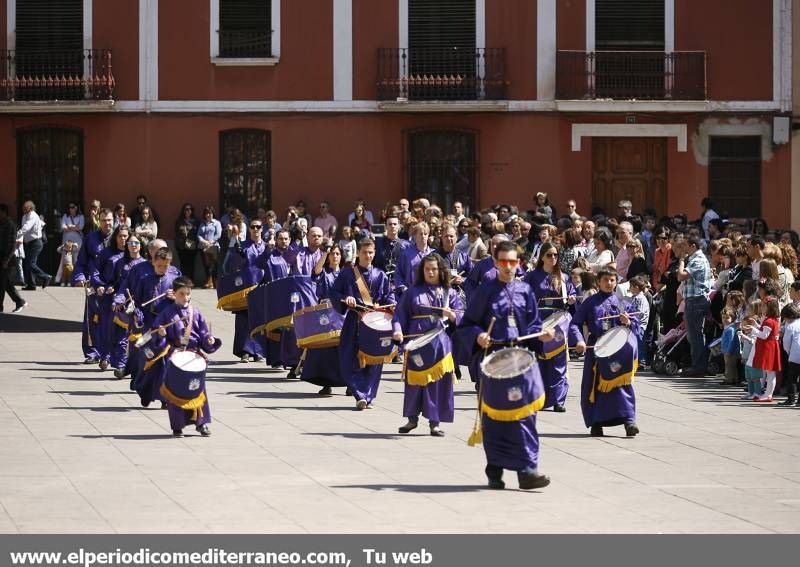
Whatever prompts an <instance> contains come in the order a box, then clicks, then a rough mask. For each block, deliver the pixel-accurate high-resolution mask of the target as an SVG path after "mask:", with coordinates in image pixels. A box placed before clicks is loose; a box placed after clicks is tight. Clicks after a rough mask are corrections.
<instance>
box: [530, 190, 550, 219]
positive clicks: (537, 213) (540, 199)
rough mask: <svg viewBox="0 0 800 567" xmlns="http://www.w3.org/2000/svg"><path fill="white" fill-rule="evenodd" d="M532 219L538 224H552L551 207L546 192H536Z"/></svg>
mask: <svg viewBox="0 0 800 567" xmlns="http://www.w3.org/2000/svg"><path fill="white" fill-rule="evenodd" d="M533 220H534V221H536V222H537V223H538V224H553V207H551V206H550V197H548V195H547V193H543V192H541V191H540V192H538V193H536V196H535V197H534V208H533Z"/></svg>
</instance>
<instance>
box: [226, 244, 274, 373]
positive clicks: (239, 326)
mask: <svg viewBox="0 0 800 567" xmlns="http://www.w3.org/2000/svg"><path fill="white" fill-rule="evenodd" d="M266 250H267V244H266V243H265V242H264V241H261V242H254V241H252V240H245V241H244V242H242V246H241V250H240V251H239V253H238V254H235V255H232V256H231V262H230V269H231V271H236V270H238V269H240V268H243V267H246V266H254V265H255V266H258V262H259V258H261V257H262V256H263V255H264V253H265V252H266ZM258 267H260V266H258ZM233 316H234V333H233V354H234V356H238V357H242V356H244V355H245V354H247V355H250V356H252V357H255V358H264V357H265V355H266V350H267V342H266V338H265V337H264V335H257V336H255V337H253V338H250V323H249V319H248V314H247V309H242V310H241V311H236V312H234V314H233Z"/></svg>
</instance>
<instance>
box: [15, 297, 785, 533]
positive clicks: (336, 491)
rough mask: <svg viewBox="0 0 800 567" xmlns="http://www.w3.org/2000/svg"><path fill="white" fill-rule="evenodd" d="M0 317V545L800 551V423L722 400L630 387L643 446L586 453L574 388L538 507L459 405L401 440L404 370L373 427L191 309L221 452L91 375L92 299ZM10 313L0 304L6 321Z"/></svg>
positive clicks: (549, 425) (36, 301)
mask: <svg viewBox="0 0 800 567" xmlns="http://www.w3.org/2000/svg"><path fill="white" fill-rule="evenodd" d="M26 298H27V299H28V301H29V302H30V303H31V307H30V308H28V309H25V310H24V311H23V312H22V313H20V314H16V315H11V314H7V313H6V314H0V532H5V533H14V532H22V533H51V532H67V533H82V532H86V533H88V532H104V533H130V532H136V533H139V532H162V533H164V532H165V533H181V532H186V533H191V532H200V533H203V532H241V533H250V532H278V533H304V532H308V533H339V532H381V533H406V532H414V533H421V532H467V533H474V532H478V533H511V532H551V533H552V532H570V533H575V532H577V533H587V532H610V533H625V532H650V533H655V532H669V533H674V532H688V533H699V532H713V533H740V532H750V533H760V532H793V533H797V532H798V531H800V458H799V457H800V409H796V408H781V407H776V406H767V405H760V404H754V403H750V402H743V401H741V400H739V396H740V394H741V392H740V391H739V390H737V389H730V388H723V387H720V386H718V385H717V382H716V381H714V380H710V379H708V380H698V379H692V380H683V379H678V378H663V377H654V376H650V375H643V376H640V377H638V379H637V383H636V391H637V395H638V400H639V406H638V409H639V419H638V421H639V425H640V427H641V429H642V433H641V435H640V436H639V437H637V438H635V439H625V438H624V437H622V435H623V431H622V428H621V427H617V428H612V429H610V430H607V432H608V433H610V434H611V436H610V437H605V438H602V439H594V438H590V437H589V436H588V435H587V430H586V429H585V428H584V427H583V422H582V420H581V417H580V412H579V409H578V400H577V398H576V396H575V393H576V391H577V389H578V384H579V380H580V368H579V367H578V366H574V367H573V368H572V370H571V378H572V380H573V382H572V383H573V392H572V395H571V396H570V399H569V402H568V412H567V413H566V414H554V413H552V412H543V413H540V414H539V415H540V417H539V431H540V435H541V443H542V449H541V462H540V468H541V470H542V471H543V472H545V473H547V474H549V475H550V476H551V478H552V480H553V482H552V484H551V485H550V486H549V487H547V488H545V489H543V490H541V491H536V492H523V491H519V490H517V488H516V477H515V475H514V474H510V473H508V472H506V481H507V486H508V488H507V489H506V490H505V491H502V492H494V491H488V490H484V488H483V486H484V483H485V478H484V475H483V467H484V465H485V462H484V456H483V450H482V449H481V448H480V447H473V448H471V447H468V446H467V444H466V439H467V437H468V436H469V433H470V431H471V429H472V423H473V419H474V415H475V412H474V403H475V396H474V393H473V389H472V385H471V383H469V381H468V380H462V381H461V382H460V383H459V384H458V386H457V392H456V408H457V411H456V422H455V423H454V424H445V426H444V427H445V429H446V431H447V437H445V438H442V439H435V438H432V437H430V436H428V435H427V434H426V433H427V427H425V424H424V423H423V424H422V427H420V428H419V429H418V430H417V434H415V435H414V434H412V435H408V436H401V435H398V434H397V433H396V431H397V427H398V426H399V425H401V424H402V423H403V422H404V420H403V418H402V416H401V408H402V398H403V394H402V383H401V382H400V381H399V367H398V366H396V365H390V366H387V367H386V370H385V373H384V381H383V383H382V385H381V392H380V395H379V397H378V400H377V401H376V404H375V405H376V407H375V409H374V410H372V411H363V412H356V411H354V409H353V400H352V399H350V398H346V397H344V396H343V395H336V396H334V397H331V398H319V397H317V396H316V394H315V392H316V390H317V388H316V387H315V386H312V385H309V384H305V383H302V382H299V381H287V380H285V378H284V376H285V372H277V371H269V370H267V369H266V368H265V367H264V366H263V365H260V364H259V365H256V364H252V363H251V364H238V363H236V362H235V361H234V359H233V357H232V355H231V354H229V353H230V348H231V347H230V345H231V341H232V332H233V317H232V316H231V315H229V314H227V313H222V312H219V311H216V310H215V309H214V303H215V298H214V296H213V294H212V293H211V292H207V291H196V292H195V302H196V304H197V305H199V306H200V308H201V309H202V310H203V312H204V313H205V314H206V315H207V316H208V318H209V319H210V321H211V323H212V327H213V328H214V330H215V331H216V333H217V334H219V335H220V336H221V337H222V338H223V340H224V341H225V346H224V347H223V349H222V350H221V351H220V353H217V354H216V355H215V356H214V357H213V359H214V362H213V365H212V366H211V367H210V369H209V382H208V384H209V388H208V390H209V396H210V402H211V410H212V415H213V419H214V422H213V424H212V431H213V436H212V437H210V438H208V439H205V438H201V437H199V436H198V435H196V434H195V432H194V430H190V429H187V432H188V433H189V436H188V437H186V438H184V439H173V438H172V437H171V435H170V429H169V422H168V419H167V416H166V413H165V412H164V411H161V410H159V409H142V408H141V407H140V405H139V400H138V397H137V396H136V394H135V393H133V392H131V391H130V390H129V389H128V380H124V381H114V380H113V379H112V375H111V373H110V372H106V373H101V372H100V371H99V370H98V369H97V367H95V366H84V365H83V364H81V360H82V357H81V356H80V336H79V328H80V326H79V325H80V323H79V322H80V319H81V316H82V308H83V293H82V291H81V290H77V289H67V288H48V289H47V290H46V291H44V292H43V291H36V292H33V293H26ZM10 307H11V306H10V303H9V302H8V301H7V302H6V308H7V309H9V308H10Z"/></svg>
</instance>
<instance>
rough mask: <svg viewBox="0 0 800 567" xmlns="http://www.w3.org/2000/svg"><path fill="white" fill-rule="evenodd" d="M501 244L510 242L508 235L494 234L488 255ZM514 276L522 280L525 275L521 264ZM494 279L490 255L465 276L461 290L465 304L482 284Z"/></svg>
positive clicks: (494, 267)
mask: <svg viewBox="0 0 800 567" xmlns="http://www.w3.org/2000/svg"><path fill="white" fill-rule="evenodd" d="M501 242H510V240H509V239H508V235H505V234H495V235H494V236H492V239H491V240H490V241H489V248H490V250H489V253H490V254H493V250H494V249H495V247H497V245H498V244H500V243H501ZM515 274H516V277H518V278H522V277H523V276H524V275H525V268H524V267H523V266H522V262H520V263H519V265H517V269H516V272H515ZM496 278H497V267H496V266H495V262H494V256H493V255H490V256H489V257H488V258H484V259H483V260H481V261H479V262H478V263H477V264H475V265H474V266H473V267H472V269H471V270H470V271H469V273H468V274H467V277H466V279H465V280H464V283H463V285H462V289H463V290H464V293H465V294H466V298H467V303H469V300H470V298H471V297H472V295H473V294H474V293H475V291H476V290H477V289H478V287H479V286H480V285H481V284H482V283H483V282H485V281H489V280H493V279H496Z"/></svg>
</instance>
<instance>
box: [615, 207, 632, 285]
mask: <svg viewBox="0 0 800 567" xmlns="http://www.w3.org/2000/svg"><path fill="white" fill-rule="evenodd" d="M632 211H633V203H631V202H630V201H628V200H627V199H623V200H622V201H620V202H619V203H618V204H617V220H618V221H620V222H622V221H627V220H630V218H631V217H632V216H633V214H632ZM617 269H618V270H619V266H617Z"/></svg>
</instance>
